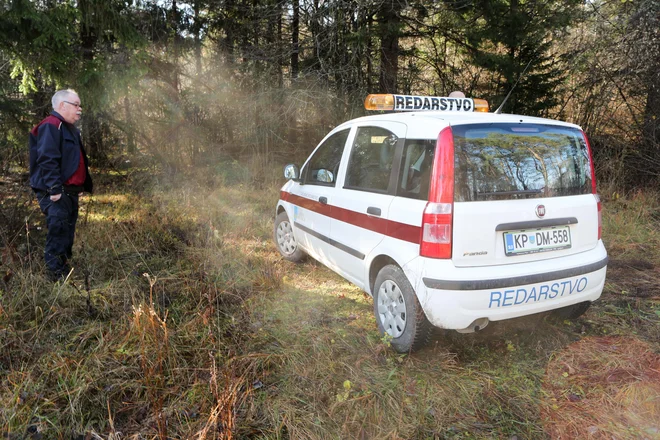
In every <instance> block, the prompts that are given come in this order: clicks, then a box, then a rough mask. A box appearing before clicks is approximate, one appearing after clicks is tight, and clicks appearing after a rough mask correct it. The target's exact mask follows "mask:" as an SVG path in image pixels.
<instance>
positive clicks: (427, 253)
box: [419, 127, 454, 258]
mask: <svg viewBox="0 0 660 440" xmlns="http://www.w3.org/2000/svg"><path fill="white" fill-rule="evenodd" d="M453 212H454V134H453V133H452V131H451V127H447V128H445V129H443V130H442V131H441V132H440V134H439V135H438V142H437V144H436V147H435V158H434V160H433V171H432V172H431V184H430V187H429V202H428V203H427V204H426V208H425V209H424V215H423V217H422V231H421V237H420V247H419V254H420V255H421V256H423V257H430V258H451V246H452V223H453V221H454V215H453Z"/></svg>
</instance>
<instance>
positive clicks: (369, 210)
mask: <svg viewBox="0 0 660 440" xmlns="http://www.w3.org/2000/svg"><path fill="white" fill-rule="evenodd" d="M380 212H381V211H380V208H376V207H375V206H370V207H368V208H367V214H369V215H377V216H378V217H380Z"/></svg>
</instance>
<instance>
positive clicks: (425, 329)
mask: <svg viewBox="0 0 660 440" xmlns="http://www.w3.org/2000/svg"><path fill="white" fill-rule="evenodd" d="M373 296H374V314H375V315H376V322H377V323H378V330H379V331H380V333H381V334H382V335H388V337H391V344H392V347H393V348H394V349H395V350H396V351H398V352H399V353H407V352H410V351H413V350H417V349H419V348H421V347H422V346H424V345H425V344H426V343H427V342H428V339H429V337H430V336H431V331H432V329H433V326H432V325H431V323H430V322H429V321H428V319H426V315H425V314H424V310H422V306H421V305H420V304H419V301H418V300H417V295H416V294H415V291H414V290H413V288H412V286H411V285H410V282H409V281H408V278H406V275H405V274H404V273H403V271H402V270H401V268H399V267H398V266H395V265H388V266H385V267H383V268H382V269H381V270H380V272H378V276H377V277H376V282H375V284H374V295H373Z"/></svg>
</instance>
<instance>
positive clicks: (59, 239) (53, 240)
mask: <svg viewBox="0 0 660 440" xmlns="http://www.w3.org/2000/svg"><path fill="white" fill-rule="evenodd" d="M36 194H37V200H39V206H40V207H41V212H43V213H44V214H45V215H46V226H47V227H48V234H47V235H46V248H45V250H44V258H45V260H46V267H47V268H48V270H49V272H50V275H51V276H53V277H54V278H56V279H58V278H62V277H63V276H66V275H67V274H68V272H69V267H68V265H67V260H69V258H71V251H72V249H73V238H74V235H75V232H76V222H77V221H78V194H75V193H66V192H63V193H62V197H60V199H59V200H58V201H57V202H53V201H52V200H50V196H49V195H48V194H47V193H43V192H41V191H39V192H37V193H36Z"/></svg>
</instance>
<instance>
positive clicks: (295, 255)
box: [273, 211, 305, 263]
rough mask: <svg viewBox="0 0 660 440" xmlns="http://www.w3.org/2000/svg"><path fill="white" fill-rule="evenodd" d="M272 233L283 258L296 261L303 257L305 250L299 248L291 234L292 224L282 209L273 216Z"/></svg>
mask: <svg viewBox="0 0 660 440" xmlns="http://www.w3.org/2000/svg"><path fill="white" fill-rule="evenodd" d="M273 235H274V238H275V245H276V246H277V250H278V251H280V254H282V256H283V257H284V258H285V259H287V260H289V261H293V262H294V263H297V262H299V261H301V260H302V259H303V258H304V257H305V252H304V251H303V250H302V249H300V247H299V246H298V242H297V241H296V237H295V236H294V235H293V226H292V225H291V222H290V221H289V216H287V215H286V212H284V211H282V212H280V213H279V214H277V217H275V230H274V232H273Z"/></svg>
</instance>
